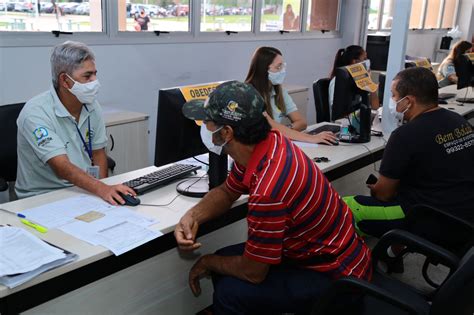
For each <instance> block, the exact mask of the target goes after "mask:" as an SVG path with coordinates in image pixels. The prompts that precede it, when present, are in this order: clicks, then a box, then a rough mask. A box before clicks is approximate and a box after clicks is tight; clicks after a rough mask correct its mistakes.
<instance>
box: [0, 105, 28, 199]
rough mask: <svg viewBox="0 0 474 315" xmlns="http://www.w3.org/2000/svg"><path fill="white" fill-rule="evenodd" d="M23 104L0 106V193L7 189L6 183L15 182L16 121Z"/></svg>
mask: <svg viewBox="0 0 474 315" xmlns="http://www.w3.org/2000/svg"><path fill="white" fill-rule="evenodd" d="M24 105H25V103H17V104H11V105H4V106H0V134H1V135H2V141H0V165H1V167H0V186H1V187H0V191H6V190H7V189H8V182H14V181H15V180H16V166H17V156H16V147H17V142H16V141H17V139H16V134H17V126H16V120H17V118H18V115H19V114H20V111H21V109H22V108H23V106H24Z"/></svg>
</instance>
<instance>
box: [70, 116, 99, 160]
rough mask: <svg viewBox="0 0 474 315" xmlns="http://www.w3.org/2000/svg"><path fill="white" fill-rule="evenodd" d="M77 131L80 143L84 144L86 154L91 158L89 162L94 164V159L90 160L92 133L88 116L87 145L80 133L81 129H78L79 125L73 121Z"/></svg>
mask: <svg viewBox="0 0 474 315" xmlns="http://www.w3.org/2000/svg"><path fill="white" fill-rule="evenodd" d="M75 126H76V129H77V132H78V133H79V136H80V137H81V140H82V144H83V145H84V148H85V149H86V152H87V155H88V156H89V158H90V159H91V164H92V166H94V161H93V160H92V133H91V119H90V117H87V128H88V132H89V145H87V143H86V140H85V139H84V136H83V135H82V133H81V130H80V129H79V126H78V125H77V123H75Z"/></svg>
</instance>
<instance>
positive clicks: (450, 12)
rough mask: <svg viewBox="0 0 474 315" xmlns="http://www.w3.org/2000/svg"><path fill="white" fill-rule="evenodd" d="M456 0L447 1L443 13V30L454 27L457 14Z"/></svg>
mask: <svg viewBox="0 0 474 315" xmlns="http://www.w3.org/2000/svg"><path fill="white" fill-rule="evenodd" d="M456 2H457V1H456V0H445V1H444V11H443V22H442V23H441V28H452V27H453V26H454V14H455V13H456V12H455V11H456V4H457V3H456Z"/></svg>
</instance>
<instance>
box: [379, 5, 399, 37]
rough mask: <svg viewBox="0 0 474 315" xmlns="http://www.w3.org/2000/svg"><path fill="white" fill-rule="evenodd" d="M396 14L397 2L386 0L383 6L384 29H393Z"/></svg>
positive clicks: (382, 26)
mask: <svg viewBox="0 0 474 315" xmlns="http://www.w3.org/2000/svg"><path fill="white" fill-rule="evenodd" d="M394 13H395V0H385V2H384V4H383V15H382V25H381V26H380V27H381V28H382V29H384V30H386V29H391V28H392V22H393V14H394Z"/></svg>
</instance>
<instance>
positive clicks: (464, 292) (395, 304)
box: [311, 230, 474, 315]
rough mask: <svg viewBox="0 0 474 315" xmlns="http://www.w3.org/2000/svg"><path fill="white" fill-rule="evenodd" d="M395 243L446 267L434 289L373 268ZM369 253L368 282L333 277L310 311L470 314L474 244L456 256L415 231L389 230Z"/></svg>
mask: <svg viewBox="0 0 474 315" xmlns="http://www.w3.org/2000/svg"><path fill="white" fill-rule="evenodd" d="M396 243H398V244H403V245H406V246H408V247H409V248H410V251H412V252H418V253H421V254H422V255H425V256H429V257H430V258H431V259H432V261H437V262H438V263H441V264H443V265H445V266H446V267H448V268H449V269H450V273H449V275H448V276H447V277H446V279H445V280H444V282H443V283H442V284H441V285H440V287H439V288H438V289H437V290H435V291H434V292H432V293H431V294H428V295H427V294H425V293H423V292H421V291H419V290H417V289H415V288H413V287H411V286H409V285H407V284H405V283H402V282H401V281H398V280H396V279H393V278H390V277H388V276H387V275H386V274H385V273H384V272H382V271H380V269H378V268H377V265H378V262H379V260H380V259H381V258H382V257H384V256H388V255H387V254H386V253H387V248H388V246H390V245H391V244H396ZM372 257H373V266H374V274H373V277H372V281H371V282H370V283H369V282H367V281H364V280H360V279H356V278H352V277H347V278H342V279H339V280H336V281H335V282H333V284H332V285H331V287H330V288H329V289H328V290H326V291H325V292H324V294H323V295H322V296H321V297H320V298H319V299H318V300H317V301H316V303H315V305H314V307H313V310H312V313H311V314H318V315H323V314H361V315H362V314H364V315H366V314H384V315H391V314H397V315H399V314H420V315H421V314H423V315H425V314H426V315H428V314H430V315H441V314H456V315H467V314H469V315H472V313H473V311H474V299H473V298H472V292H474V248H471V249H470V250H469V251H468V252H467V253H466V254H465V255H464V256H463V257H462V259H461V260H459V259H458V258H457V257H456V256H455V255H454V254H452V253H450V252H449V251H447V250H445V249H443V248H441V247H439V246H437V245H435V244H433V243H430V242H428V241H426V240H423V239H422V238H420V237H418V236H416V235H413V234H411V233H409V232H406V231H401V230H392V231H390V232H388V233H386V234H385V235H384V236H383V237H382V238H381V239H380V241H379V242H378V243H377V245H376V246H375V248H374V251H373V256H372ZM385 258H386V257H384V259H385Z"/></svg>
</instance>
